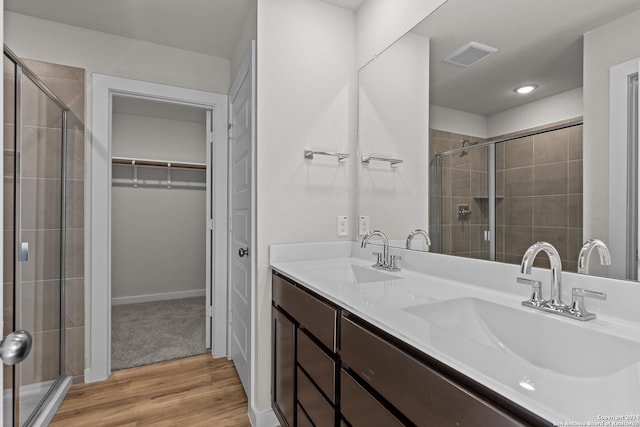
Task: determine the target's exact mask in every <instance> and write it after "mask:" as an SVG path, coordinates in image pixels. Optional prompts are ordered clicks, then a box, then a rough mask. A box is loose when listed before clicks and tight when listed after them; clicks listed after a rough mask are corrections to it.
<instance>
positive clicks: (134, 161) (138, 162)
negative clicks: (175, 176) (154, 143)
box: [111, 157, 207, 170]
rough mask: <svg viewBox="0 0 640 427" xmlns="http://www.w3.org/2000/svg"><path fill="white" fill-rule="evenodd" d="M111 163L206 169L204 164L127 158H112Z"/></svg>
mask: <svg viewBox="0 0 640 427" xmlns="http://www.w3.org/2000/svg"><path fill="white" fill-rule="evenodd" d="M111 163H112V164H114V165H127V166H152V167H164V168H168V167H170V168H172V169H198V170H206V169H207V164H206V163H192V162H172V161H169V160H151V159H134V158H129V157H112V158H111Z"/></svg>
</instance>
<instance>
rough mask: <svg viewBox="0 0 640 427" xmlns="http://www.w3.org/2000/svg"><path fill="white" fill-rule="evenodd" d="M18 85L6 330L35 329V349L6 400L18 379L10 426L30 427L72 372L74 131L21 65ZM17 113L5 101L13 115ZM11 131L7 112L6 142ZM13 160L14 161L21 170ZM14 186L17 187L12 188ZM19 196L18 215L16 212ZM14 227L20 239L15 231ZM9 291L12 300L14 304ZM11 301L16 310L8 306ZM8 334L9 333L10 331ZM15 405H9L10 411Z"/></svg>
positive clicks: (15, 370)
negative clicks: (68, 328)
mask: <svg viewBox="0 0 640 427" xmlns="http://www.w3.org/2000/svg"><path fill="white" fill-rule="evenodd" d="M9 61H11V60H9V59H7V57H6V56H5V93H6V90H7V89H6V88H7V87H8V86H9V85H8V84H7V80H6V74H7V69H9V68H10V67H8V66H7V65H6V64H7V62H9ZM11 65H14V64H13V62H11ZM15 80H16V81H17V84H16V85H15V91H14V93H15V106H14V112H15V114H14V115H15V117H13V119H14V120H13V131H14V135H13V136H14V138H13V140H14V141H15V143H14V146H13V150H9V148H11V147H10V144H9V143H8V140H6V139H5V174H6V173H7V171H11V172H13V173H12V174H11V177H5V196H4V201H5V214H4V215H5V216H4V218H5V230H4V233H5V254H6V255H5V263H4V265H5V307H4V311H5V325H7V324H9V325H11V326H13V327H14V329H16V330H19V329H22V330H26V331H28V332H29V333H30V334H31V335H32V337H33V346H32V348H31V352H30V354H29V355H28V357H27V358H26V359H25V360H24V361H23V362H21V363H19V364H17V365H15V366H13V367H12V368H11V367H10V368H9V369H7V368H5V371H4V373H5V384H4V386H5V387H4V390H5V396H6V394H7V389H8V385H9V384H7V381H11V382H12V386H13V387H12V391H13V408H12V409H13V411H12V412H13V414H12V415H13V419H14V421H13V423H11V424H6V423H5V424H6V425H30V423H31V422H32V421H33V420H34V419H35V418H36V417H37V415H38V414H39V412H40V410H41V408H42V402H44V401H45V400H46V398H47V396H48V395H49V393H51V392H52V391H53V390H54V388H55V386H56V383H57V382H58V381H60V380H61V378H62V372H63V366H64V361H63V360H62V351H61V349H63V348H64V335H63V334H62V330H63V321H64V319H63V318H62V316H61V313H62V312H63V310H62V306H63V293H62V286H63V277H64V271H63V270H64V265H63V257H62V254H63V253H64V239H63V236H64V228H63V224H64V222H63V218H64V208H65V207H64V204H63V203H62V201H63V200H64V178H65V177H64V173H63V171H64V167H63V166H64V165H63V159H64V144H63V141H64V138H65V137H66V132H65V131H64V123H63V121H64V118H65V113H64V112H63V110H62V109H61V108H60V106H59V105H58V104H57V103H56V102H54V101H53V100H52V99H51V98H50V97H49V96H48V95H47V93H46V92H45V91H44V90H43V89H42V88H41V87H39V85H37V84H36V83H34V81H32V79H31V78H29V76H28V75H25V74H24V73H23V70H22V68H21V67H20V66H17V67H15ZM10 108H11V105H9V106H7V103H6V95H5V110H6V109H10ZM8 126H10V124H9V122H8V121H7V115H6V114H5V138H6V135H7V127H8ZM9 141H10V140H9ZM8 157H12V159H11V160H12V161H13V164H11V163H12V162H11V161H8V160H7V159H8ZM8 181H9V182H10V184H12V185H7V182H8ZM11 181H12V182H11ZM7 190H8V191H7ZM11 198H12V199H13V202H14V203H11V205H10V206H11V207H13V209H12V210H10V209H8V208H9V206H8V205H9V203H8V202H10V201H11V200H9V199H11ZM10 226H11V227H12V231H13V233H11V232H8V231H9V230H7V227H10ZM11 234H12V236H11ZM9 236H11V237H12V238H8V237H9ZM11 254H12V255H13V256H12V257H11ZM7 255H8V256H9V257H10V258H9V259H8V257H7ZM7 273H9V275H7ZM7 279H9V284H8V283H7ZM7 288H10V289H9V292H8V289H7ZM8 293H9V294H12V295H10V298H9V299H8V300H7V294H8ZM11 297H12V298H11ZM10 301H12V302H13V307H8V306H7V305H8V303H9V302H10ZM8 309H9V310H10V313H7V311H8ZM8 315H9V316H10V317H11V318H8ZM4 332H5V334H6V333H7V330H6V326H5V331H4ZM11 370H12V372H11ZM5 399H6V398H5ZM5 402H6V400H5ZM7 406H8V405H7V404H6V403H5V406H4V409H5V412H6V411H7V409H8V407H7ZM5 419H6V415H5Z"/></svg>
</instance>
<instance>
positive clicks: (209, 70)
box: [5, 12, 229, 105]
mask: <svg viewBox="0 0 640 427" xmlns="http://www.w3.org/2000/svg"><path fill="white" fill-rule="evenodd" d="M5 43H6V44H7V46H9V48H10V49H11V50H13V51H14V52H15V53H16V54H17V55H18V56H19V57H21V58H28V59H37V60H39V61H48V62H54V63H57V64H63V65H71V66H73V67H80V68H84V69H85V70H87V72H88V73H89V74H90V73H93V72H96V73H101V74H108V75H112V76H118V77H127V78H130V79H137V80H144V81H148V82H153V83H162V84H168V85H172V86H179V87H184V88H189V89H199V90H206V91H209V92H216V93H227V89H228V88H229V61H228V60H226V59H224V58H217V57H213V56H209V55H203V54H200V53H195V52H189V51H185V50H180V49H175V48H172V47H166V46H161V45H158V44H153V43H148V42H143V41H140V40H134V39H130V38H126V37H119V36H114V35H111V34H107V33H101V32H98V31H92V30H87V29H84V28H80V27H74V26H71V25H65V24H59V23H57V22H53V21H46V20H42V19H37V18H33V17H30V16H26V15H21V14H17V13H13V12H6V13H5ZM87 84H88V85H90V84H91V79H87ZM87 105H90V103H89V104H87Z"/></svg>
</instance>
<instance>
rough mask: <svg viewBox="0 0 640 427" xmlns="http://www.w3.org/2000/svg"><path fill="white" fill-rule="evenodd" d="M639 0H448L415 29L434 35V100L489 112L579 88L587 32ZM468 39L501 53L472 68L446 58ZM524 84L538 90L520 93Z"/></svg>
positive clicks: (632, 7)
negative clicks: (448, 62) (534, 84)
mask: <svg viewBox="0 0 640 427" xmlns="http://www.w3.org/2000/svg"><path fill="white" fill-rule="evenodd" d="M637 9H640V0H615V1H606V0H562V1H558V0H536V1H535V2H532V1H530V0H483V1H478V0H448V1H447V2H446V3H444V4H443V5H442V6H441V7H440V8H439V9H438V10H436V11H435V12H434V13H432V14H431V15H430V16H428V17H427V18H426V19H425V20H424V21H422V22H421V23H420V24H418V25H417V26H416V27H415V28H414V29H413V32H415V33H418V34H422V35H425V36H428V37H430V38H431V70H430V73H431V75H430V79H431V89H430V103H431V104H435V105H440V106H443V107H448V108H453V109H457V110H462V111H467V112H471V113H476V114H482V115H490V114H493V113H496V112H499V111H503V110H506V109H509V108H513V107H515V106H517V105H521V104H525V103H528V102H531V101H534V100H537V99H541V98H545V97H547V96H551V95H554V94H557V93H560V92H564V91H567V90H570V89H573V88H577V87H581V86H582V35H583V34H584V33H586V32H588V31H590V30H592V29H594V28H597V27H599V26H601V25H603V24H605V23H607V22H610V21H612V20H614V19H617V18H619V17H621V16H623V15H625V14H627V13H629V12H631V11H634V10H637ZM470 41H476V42H479V43H482V44H486V45H489V46H492V47H495V48H497V49H498V52H497V53H495V54H493V55H491V56H489V57H487V58H486V59H484V60H482V61H481V62H478V63H476V64H475V65H472V66H471V67H469V68H463V67H458V66H455V65H451V64H447V63H445V62H442V60H443V59H444V58H446V57H447V56H449V55H450V54H451V53H453V52H454V51H456V50H457V49H458V48H460V47H462V46H463V45H465V44H466V43H468V42H470ZM525 83H537V84H538V85H539V88H538V89H537V90H536V91H534V92H532V93H531V94H530V95H527V96H522V95H518V94H516V93H514V92H513V89H514V88H515V87H517V86H519V85H522V84H525Z"/></svg>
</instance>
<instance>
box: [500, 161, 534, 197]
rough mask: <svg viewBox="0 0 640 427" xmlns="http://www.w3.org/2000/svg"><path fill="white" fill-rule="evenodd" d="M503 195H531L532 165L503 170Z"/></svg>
mask: <svg viewBox="0 0 640 427" xmlns="http://www.w3.org/2000/svg"><path fill="white" fill-rule="evenodd" d="M504 186H505V188H504V193H505V197H516V196H533V167H524V168H517V169H507V170H505V177H504Z"/></svg>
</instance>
